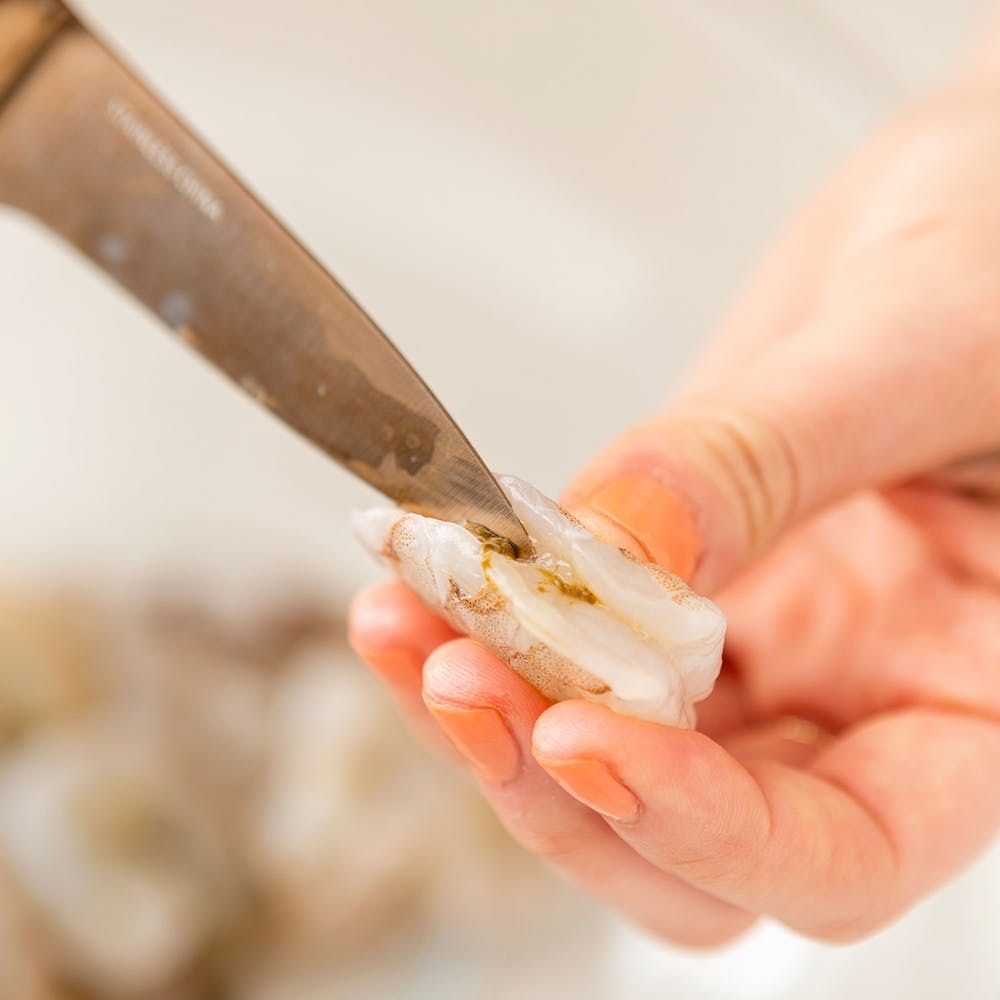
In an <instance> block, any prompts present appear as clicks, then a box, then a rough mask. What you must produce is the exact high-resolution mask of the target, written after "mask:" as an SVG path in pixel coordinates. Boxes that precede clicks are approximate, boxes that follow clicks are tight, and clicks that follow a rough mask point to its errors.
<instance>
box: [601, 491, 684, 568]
mask: <svg viewBox="0 0 1000 1000" xmlns="http://www.w3.org/2000/svg"><path fill="white" fill-rule="evenodd" d="M586 506H587V507H588V508H589V509H590V510H592V511H593V512H594V513H595V514H597V515H598V516H599V517H603V518H607V520H608V521H609V522H610V523H611V524H612V525H613V526H614V527H615V528H616V529H617V530H618V531H622V532H624V533H625V534H627V535H628V536H630V537H631V538H633V539H634V540H635V543H636V544H635V546H627V547H628V548H630V549H632V550H633V551H635V550H638V552H639V554H640V555H643V556H644V557H645V558H647V559H649V560H650V561H651V562H655V563H659V564H660V565H661V566H663V567H665V568H666V569H669V570H670V571H671V572H672V573H676V574H677V575H678V576H680V577H683V578H684V579H685V580H689V579H690V578H691V576H692V574H693V573H694V570H695V567H696V566H697V564H698V555H699V553H700V551H701V539H700V538H699V537H698V527H697V525H696V524H695V519H694V515H693V514H692V513H691V510H690V508H689V507H688V505H687V502H686V501H685V499H684V498H683V497H682V496H681V494H680V493H678V492H677V491H676V490H672V489H670V488H669V487H666V486H664V485H663V484H662V483H661V482H659V481H658V480H656V479H653V478H652V477H651V476H644V475H635V474H633V475H627V476H622V477H620V478H619V479H613V480H611V481H610V482H608V483H605V484H604V485H603V486H601V487H599V488H598V489H597V490H596V491H595V492H594V493H593V494H591V496H590V498H589V499H588V500H587V502H586Z"/></svg>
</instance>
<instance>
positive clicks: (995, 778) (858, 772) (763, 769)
mask: <svg viewBox="0 0 1000 1000" xmlns="http://www.w3.org/2000/svg"><path fill="white" fill-rule="evenodd" d="M996 63H997V60H995V59H994V60H992V61H991V60H985V61H984V63H983V65H982V66H979V67H978V68H976V69H974V70H973V71H970V72H968V73H967V74H966V75H965V76H964V77H962V78H961V79H959V80H957V81H955V82H953V83H952V84H951V85H950V86H949V87H948V89H946V90H943V91H941V92H939V93H938V94H936V95H934V96H933V97H932V98H930V99H928V100H926V101H924V102H923V103H922V104H921V105H920V106H918V107H917V108H915V109H913V110H912V111H911V112H910V113H908V114H907V115H905V116H904V117H902V118H901V119H900V120H898V121H896V122H895V123H893V124H892V125H891V126H890V127H889V128H888V130H887V131H886V132H885V133H883V134H882V135H881V136H880V137H879V138H878V139H877V140H876V141H875V142H874V144H872V145H871V146H869V147H868V148H867V149H866V150H864V151H863V152H862V153H861V154H860V155H859V156H858V157H857V158H856V159H855V160H854V161H853V162H852V163H850V164H849V165H848V167H847V169H846V171H845V172H844V173H843V174H842V175H841V176H840V178H839V179H838V180H836V181H835V182H834V183H833V185H832V186H831V187H830V188H828V189H827V190H826V191H825V193H823V194H822V195H821V196H820V197H819V199H818V200H817V201H815V202H814V203H813V204H812V205H811V206H810V207H809V208H808V209H807V210H806V211H805V213H804V214H803V215H802V216H801V217H800V218H799V219H798V220H797V221H796V222H795V223H794V224H793V225H792V226H791V227H790V228H789V229H788V230H787V231H786V232H785V233H784V234H783V235H782V236H781V238H780V239H779V240H778V242H777V243H776V245H775V246H774V248H773V249H772V251H771V252H770V254H769V255H768V256H767V257H766V258H765V260H764V263H763V266H762V267H761V268H760V270H759V272H758V273H757V275H756V276H755V278H754V280H753V281H752V282H751V284H750V285H749V287H748V289H747V291H746V292H745V293H744V294H743V296H742V297H741V299H740V300H739V302H738V304H737V306H736V308H735V310H734V311H733V312H732V313H731V314H730V316H729V318H728V320H727V321H726V323H725V324H724V325H723V330H722V332H721V335H720V337H719V339H718V341H717V343H716V344H715V346H714V347H713V349H711V350H710V352H709V353H708V355H707V357H706V358H705V359H704V361H703V363H702V364H701V366H700V367H699V369H698V370H697V371H696V372H695V374H694V376H693V377H692V379H691V380H690V382H689V383H688V384H687V386H686V387H685V389H684V391H683V392H682V394H681V396H680V398H679V399H677V400H676V401H675V402H674V403H673V404H672V405H671V406H670V408H669V409H668V410H667V411H666V412H664V413H663V414H661V415H659V416H656V417H654V418H653V419H651V420H650V421H648V422H646V423H644V424H642V425H641V426H638V427H635V428H633V429H631V430H629V431H628V432H626V433H625V434H624V435H622V436H621V437H620V438H618V440H616V441H615V442H613V443H612V444H611V445H610V446H608V447H607V448H606V449H605V450H604V451H602V452H601V453H600V454H599V455H598V456H597V457H596V458H595V459H594V460H593V461H592V462H591V463H590V464H589V465H588V466H587V468H585V469H584V470H583V472H582V473H581V474H580V475H579V476H578V477H577V479H576V480H575V481H574V482H573V484H572V485H571V486H570V488H569V490H568V491H567V492H566V494H565V496H564V501H565V503H566V504H567V506H569V507H570V508H571V509H573V510H574V511H575V512H576V513H578V514H579V515H580V516H581V517H582V518H583V519H584V520H585V521H586V522H587V523H589V524H590V525H591V526H592V527H593V528H594V529H595V530H596V531H597V532H598V533H599V534H602V535H603V536H604V537H605V538H607V539H608V540H610V541H614V542H616V543H617V544H620V545H622V546H623V547H627V548H629V549H631V550H632V551H633V552H635V553H636V554H638V555H640V556H642V557H644V558H647V559H651V560H656V561H659V562H660V563H662V564H663V565H666V566H668V567H669V568H671V569H673V570H674V571H675V572H678V573H679V574H681V575H683V576H685V577H686V578H688V579H690V580H691V581H692V583H693V585H694V586H695V588H696V589H698V590H700V591H702V592H707V593H710V594H712V595H713V596H714V597H715V599H716V600H717V601H718V603H719V604H720V605H721V606H722V608H723V610H724V611H725V612H726V615H727V617H728V619H729V637H728V639H727V646H726V653H725V658H724V665H723V670H722V674H721V676H720V679H719V682H718V684H717V686H716V690H715V692H714V693H713V694H712V696H711V697H710V698H709V699H708V700H707V701H705V702H703V703H702V704H701V705H699V725H698V729H697V731H693V732H692V731H682V730H676V729H672V728H669V727H665V726H658V725H654V724H651V723H647V722H641V721H636V720H634V719H629V718H625V717H623V716H621V715H617V714H615V713H614V712H612V711H610V710H608V709H606V708H604V707H603V706H598V705H593V704H587V703H584V702H579V701H569V702H563V703H561V704H557V705H552V704H550V703H549V702H547V701H546V700H545V699H544V698H543V697H542V696H541V695H539V694H538V693H537V692H536V691H534V690H533V689H532V688H531V687H529V686H528V685H527V684H526V683H525V682H524V681H523V680H521V679H520V678H519V677H518V676H517V675H516V674H515V673H513V672H512V671H511V670H510V669H509V668H508V667H507V666H506V665H505V664H503V663H501V662H500V661H498V660H497V659H496V658H495V657H494V656H492V655H491V654H490V653H488V652H487V651H486V650H484V649H483V648H481V647H480V646H478V645H477V644H476V643H474V642H472V641H470V640H468V639H464V638H456V637H455V635H454V633H452V632H451V631H450V629H449V628H448V627H447V626H446V625H444V624H443V623H442V622H441V621H440V620H439V619H437V618H436V617H435V616H434V615H433V614H431V613H430V612H429V611H427V610H426V609H425V608H424V607H423V606H422V605H421V604H420V603H419V602H418V601H417V599H416V598H415V597H414V596H413V595H412V594H411V593H409V592H408V591H407V590H406V588H405V587H403V586H402V585H401V584H399V583H395V582H391V583H384V584H380V585H377V586H375V587H374V588H372V589H370V590H368V591H366V592H364V593H362V594H361V595H360V596H359V597H358V598H357V600H356V602H355V605H354V608H353V612H352V618H351V636H352V641H353V643H354V645H355V648H356V649H357V650H358V652H359V653H360V654H361V655H362V657H363V658H364V659H365V660H367V662H368V663H369V664H370V665H371V666H372V667H373V668H374V669H375V670H376V671H377V672H378V673H379V674H380V675H381V676H382V677H383V678H385V679H386V680H387V681H388V682H389V684H390V685H391V686H392V688H393V690H394V691H395V693H396V694H397V696H398V698H399V701H400V704H401V706H402V708H403V709H404V711H405V712H406V714H407V715H409V716H410V717H411V718H412V719H413V720H414V722H415V724H416V725H417V726H418V727H419V728H421V729H423V730H425V731H427V732H428V733H430V735H431V737H432V738H436V739H440V736H441V731H442V730H443V732H444V734H446V735H447V737H448V739H449V740H450V742H451V743H452V745H453V746H454V747H456V748H457V749H458V751H459V753H460V755H461V756H462V757H463V758H465V759H466V760H467V761H468V762H469V763H470V764H471V766H472V769H473V770H474V772H475V773H476V775H477V777H478V779H479V781H480V783H481V785H482V789H483V792H484V793H485V795H486V796H487V798H488V799H489V800H490V802H491V803H492V805H493V806H494V808H495V809H496V811H497V813H498V814H499V816H500V818H501V819H502V820H503V822H504V823H505V824H506V826H507V827H508V828H509V829H510V830H511V832H512V833H513V834H514V836H515V837H517V838H518V839H519V840H520V841H521V842H522V843H523V844H525V845H526V846H527V847H528V848H529V849H531V850H534V851H536V852H537V853H538V854H540V855H541V856H542V857H544V858H546V859H547V860H548V861H549V862H550V863H551V864H552V865H553V866H554V867H555V868H557V869H558V870H560V871H561V872H562V873H564V874H565V875H566V876H568V877H569V878H570V879H571V880H572V881H573V882H575V883H576V884H577V885H579V886H581V887H582V888H583V889H585V890H586V891H588V892H590V893H592V894H593V895H595V896H597V897H600V898H601V899H603V900H605V901H607V902H608V903H609V904H611V905H612V906H614V907H616V908H618V909H619V910H621V911H622V912H623V913H624V914H626V915H627V916H629V917H630V918H631V919H633V920H634V921H636V922H638V923H640V924H641V925H644V926H645V927H647V928H648V929H650V930H652V931H653V932H654V933H656V934H658V935H661V936H662V937H664V938H666V939H670V940H673V941H676V942H680V943H685V944H688V945H701V946H707V945H714V944H718V943H721V942H724V941H726V940H728V939H729V938H731V937H733V936H734V935H736V934H738V933H739V932H741V931H742V930H744V929H745V928H746V927H748V926H749V925H750V924H751V923H752V922H753V921H754V920H755V919H756V917H757V916H758V915H761V914H767V915H770V916H772V917H774V918H777V919H778V920H780V921H783V922H784V923H786V924H787V925H789V926H790V927H792V928H795V929H796V930H798V931H800V932H803V933H805V934H808V935H811V936H814V937H817V938H821V939H825V940H838V941H842V940H851V939H856V938H858V937H861V936H864V935H866V934H869V933H871V932H873V931H874V930H876V929H877V928H879V927H881V926H883V925H885V924H886V923H887V922H889V921H891V920H893V919H894V918H895V917H897V916H899V915H900V914H901V913H903V912H904V911H905V910H906V909H907V908H908V907H909V906H911V905H912V904H913V903H914V902H916V901H917V900H918V899H920V898H921V897H922V896H924V895H925V894H926V893H928V892H929V891H930V890H932V889H934V888H935V887H936V886H939V885H941V884H942V883H943V882H945V881H946V880H947V879H948V878H950V877H951V876H953V875H955V874H956V873H957V872H959V871H960V870H961V869H962V868H963V866H965V865H967V864H968V863H969V862H970V860H971V859H972V858H973V857H974V856H975V855H976V854H977V853H978V852H979V851H981V850H982V849H983V848H984V847H985V846H986V845H987V844H988V843H989V842H990V840H991V839H992V838H993V837H994V836H995V835H996V833H997V830H998V828H1000V73H997V72H996V71H995V69H990V66H994V67H995V65H996Z"/></svg>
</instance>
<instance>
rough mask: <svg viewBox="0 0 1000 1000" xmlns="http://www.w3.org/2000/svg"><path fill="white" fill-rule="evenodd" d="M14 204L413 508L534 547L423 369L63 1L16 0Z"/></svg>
mask: <svg viewBox="0 0 1000 1000" xmlns="http://www.w3.org/2000/svg"><path fill="white" fill-rule="evenodd" d="M0 202H3V203H6V204H8V205H10V206H12V207H14V208H17V209H20V210H23V211H24V212H27V213H28V214H29V215H31V216H33V217H34V218H35V219H37V220H38V221H40V222H42V223H44V224H45V225H46V226H48V227H49V228H50V229H51V230H53V231H54V232H56V233H58V234H59V235H61V236H62V237H64V238H65V239H66V240H67V241H69V242H70V243H71V244H73V245H74V246H75V247H76V248H77V249H78V250H80V251H82V252H83V253H84V254H85V255H86V256H87V257H89V258H90V259H91V260H92V261H93V262H94V263H96V264H97V265H98V267H100V268H101V269H102V270H104V271H105V272H107V274H109V275H110V276H111V277H112V278H113V279H114V280H115V281H116V282H118V283H119V284H120V285H121V286H123V287H124V288H126V289H127V290H128V291H129V292H131V293H132V294H133V295H134V296H135V297H136V298H138V299H139V300H140V301H141V302H142V303H143V304H144V305H145V306H147V307H148V308H149V309H150V310H152V311H153V312H154V313H155V314H156V315H157V316H159V318H160V319H161V320H162V321H163V322H164V323H166V324H167V325H168V326H169V327H170V328H172V329H173V330H174V331H176V333H177V334H178V335H179V337H180V339H182V340H183V341H185V342H186V343H187V344H188V345H190V346H191V347H193V348H194V349H195V350H197V351H198V352H199V353H200V354H202V355H203V356H204V357H205V358H207V359H208V360H209V361H210V362H212V363H213V364H214V365H216V366H217V367H218V368H220V369H221V370H222V371H224V372H225V373H226V374H227V375H229V376H230V378H232V379H233V380H235V381H236V382H237V383H238V384H239V385H240V386H242V387H243V388H244V389H245V390H246V391H247V392H248V393H249V394H250V395H251V396H253V397H254V398H255V399H256V400H257V402H259V403H261V404H263V405H264V406H266V407H267V408H268V409H269V410H271V411H272V412H273V413H274V414H275V415H277V416H278V417H280V418H281V419H282V420H283V421H284V422H285V423H286V424H288V425H289V426H291V427H292V428H294V429H295V430H296V431H298V432H299V433H300V434H302V435H304V436H305V437H306V438H308V439H309V440H310V441H312V442H313V443H314V444H315V445H318V446H319V447H320V448H321V449H322V450H323V451H325V452H326V453H327V454H328V455H331V456H332V457H333V458H335V459H336V460H337V461H338V462H340V463H341V464H343V465H345V466H346V467H347V468H348V469H350V470H351V471H352V472H354V473H355V474H356V475H358V476H360V477H361V478H362V479H364V480H366V481H367V482H368V483H370V484H371V485H372V486H374V487H375V488H376V489H378V490H380V491H381V492H382V493H384V494H385V495H386V496H389V497H391V498H392V499H393V500H394V501H396V502H397V503H398V504H400V505H401V506H403V507H405V508H407V509H409V510H413V511H417V512H418V513H422V514H427V515H429V516H432V517H437V518H440V519H442V520H449V521H457V522H459V523H466V522H469V523H471V524H473V525H478V526H482V527H484V528H485V529H486V530H487V531H488V532H489V533H492V534H495V535H498V536H500V537H501V538H505V539H508V540H509V541H510V542H511V543H512V544H513V545H514V546H515V548H516V549H519V550H524V551H527V550H529V548H530V545H529V542H528V537H527V534H526V532H525V530H524V527H523V526H522V525H521V523H520V521H519V520H518V519H517V517H516V516H515V514H514V512H513V510H512V509H511V507H510V504H509V503H508V501H507V498H506V497H505V495H504V494H503V492H502V491H501V489H500V487H499V486H498V485H497V482H496V480H495V479H494V477H493V475H492V474H491V473H490V471H489V469H488V468H487V467H486V465H485V464H484V463H483V461H482V459H481V458H480V457H479V455H478V454H477V453H476V451H475V450H474V449H473V447H472V446H471V444H470V443H469V441H468V440H467V439H466V437H465V435H464V434H463V433H462V431H461V430H460V429H459V427H458V425H457V424H456V423H455V422H454V420H452V418H451V417H450V416H449V415H448V413H447V412H446V411H445V409H444V407H443V406H442V405H441V404H440V403H439V402H438V400H437V398H436V397H435V396H434V394H433V393H432V392H431V391H430V389H429V388H428V387H427V386H426V385H425V384H424V383H423V381H421V379H420V377H419V376H418V375H417V374H416V372H414V370H413V369H412V368H411V367H410V365H409V363H408V362H407V361H406V359H405V358H404V357H403V356H402V355H401V354H400V353H399V351H398V350H397V349H396V348H395V347H394V346H393V345H392V343H391V342H390V341H389V340H388V338H386V336H385V335H384V334H383V333H382V332H381V331H380V330H379V329H378V327H377V326H376V325H375V323H374V322H373V321H372V320H371V319H370V318H369V317H368V316H367V315H366V313H365V312H364V311H363V310H362V309H361V307H360V306H359V305H358V304H357V303H356V302H355V301H354V300H353V299H352V298H351V296H350V295H349V294H348V293H347V292H346V291H345V290H344V289H343V288H342V287H341V286H340V285H339V284H338V283H337V282H336V281H335V280H334V278H333V277H332V276H331V275H330V274H329V273H328V272H327V271H326V270H324V269H323V267H322V266H321V265H320V264H319V263H318V262H317V261H316V259H315V258H314V257H312V256H311V255H310V254H309V253H308V252H307V251H306V250H305V249H304V248H303V247H302V246H301V244H299V243H298V242H297V241H296V240H295V238H294V237H293V236H292V235H291V234H290V233H288V231H287V230H285V229H284V228H283V227H282V226H281V224H280V223H279V222H277V220H276V219H275V218H274V217H273V216H272V215H271V214H270V213H269V212H268V211H267V210H266V209H265V208H264V207H263V206H262V205H261V204H260V202H259V201H257V200H256V199H255V198H254V197H253V196H252V195H251V194H250V193H249V192H248V191H247V190H246V188H244V187H243V186H242V185H241V184H240V183H239V182H238V181H237V180H236V179H235V177H234V176H233V175H232V174H231V173H230V172H229V171H228V170H227V169H226V168H225V167H224V166H222V164H221V163H220V162H219V160H218V159H217V158H216V157H215V156H214V155H213V154H212V153H211V152H210V151H209V150H208V149H207V148H206V147H205V145H204V144H203V143H202V142H200V141H199V140H198V139H197V138H196V137H195V136H194V135H193V134H192V133H191V132H190V131H189V130H188V129H187V128H186V127H185V126H184V125H183V124H182V123H181V122H180V121H179V120H178V119H177V118H176V117H175V116H174V115H173V114H172V113H171V112H170V111H169V110H168V109H167V108H166V107H165V106H164V105H163V104H162V103H161V102H160V101H159V100H158V99H157V98H156V97H155V96H154V95H153V94H151V93H150V91H149V90H148V89H147V88H146V87H145V86H144V85H143V84H142V83H141V82H140V81H139V80H138V79H137V78H136V76H135V75H134V74H133V73H131V72H130V71H129V70H128V69H126V68H125V66H124V65H122V63H121V62H120V61H119V60H118V59H116V58H115V57H114V56H113V55H112V54H111V52H110V51H109V50H108V48H107V47H106V46H105V45H104V44H102V42H101V41H100V40H99V39H97V38H96V37H95V36H94V35H93V34H92V33H91V32H90V31H89V30H88V29H87V28H86V27H85V26H84V25H83V24H81V22H80V21H79V20H78V18H77V17H76V16H75V15H74V14H73V13H72V11H71V10H70V9H69V8H68V7H66V6H65V5H64V4H63V3H61V2H58V0H0Z"/></svg>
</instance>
